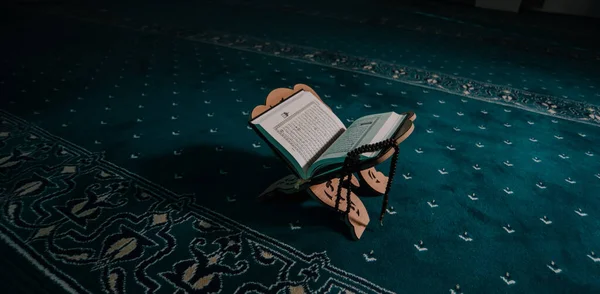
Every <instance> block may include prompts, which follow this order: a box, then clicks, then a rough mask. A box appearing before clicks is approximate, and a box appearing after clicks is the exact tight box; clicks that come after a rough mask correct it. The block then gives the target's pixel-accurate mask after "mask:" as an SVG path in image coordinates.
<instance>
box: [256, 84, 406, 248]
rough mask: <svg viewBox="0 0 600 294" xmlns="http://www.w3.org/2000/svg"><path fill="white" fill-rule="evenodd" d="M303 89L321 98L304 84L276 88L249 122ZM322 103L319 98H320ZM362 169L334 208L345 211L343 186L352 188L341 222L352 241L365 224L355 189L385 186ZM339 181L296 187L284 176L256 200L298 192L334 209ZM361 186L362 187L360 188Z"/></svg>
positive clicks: (373, 173) (369, 170) (380, 178)
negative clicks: (347, 208)
mask: <svg viewBox="0 0 600 294" xmlns="http://www.w3.org/2000/svg"><path fill="white" fill-rule="evenodd" d="M300 90H305V91H308V92H311V93H312V94H313V95H315V97H317V98H319V99H321V98H320V97H319V95H317V93H315V91H314V90H313V89H311V88H310V87H309V86H307V85H303V84H297V85H295V86H294V89H288V88H279V89H275V90H273V91H271V93H269V95H268V96H267V100H266V102H265V105H259V106H256V107H255V108H254V110H252V114H251V116H250V120H252V119H254V118H255V117H257V116H259V115H260V114H262V113H263V112H265V111H267V110H268V109H269V108H271V107H273V106H275V105H277V104H279V103H281V101H283V100H285V99H287V98H288V97H290V96H291V95H292V94H294V93H296V92H297V91H300ZM321 100H322V99H321ZM405 114H406V115H407V116H408V120H409V121H408V122H407V124H405V127H403V129H401V131H400V134H399V135H398V136H397V137H396V144H400V143H402V141H404V140H405V139H406V138H408V136H410V134H411V133H412V131H413V129H414V125H413V124H412V122H413V121H414V120H415V119H416V115H415V114H414V113H412V112H408V113H405ZM392 154H393V150H389V151H388V152H386V154H384V155H383V156H381V157H380V158H379V159H378V160H377V161H376V162H374V163H373V164H372V165H373V166H374V165H376V164H379V163H381V162H383V161H385V160H386V159H388V158H389V157H390V156H391V155H392ZM373 166H371V167H366V168H363V169H362V170H358V171H357V172H356V174H357V175H358V178H357V177H356V176H354V175H353V176H352V179H351V181H350V183H346V185H342V193H341V195H342V196H341V199H340V203H339V206H338V209H339V210H340V211H346V205H347V201H346V194H347V191H346V189H345V188H343V187H347V185H348V184H350V185H352V186H353V188H352V189H351V194H350V197H351V199H352V207H351V210H350V213H349V214H343V215H344V221H345V222H346V224H347V225H348V226H349V227H350V229H351V230H350V231H351V234H352V236H353V237H354V238H356V239H360V237H361V236H362V234H363V232H364V231H365V229H366V227H367V225H368V224H369V214H368V212H367V210H366V208H365V206H364V205H363V203H362V201H361V200H360V198H358V196H357V195H356V194H354V191H356V189H355V188H358V187H366V188H368V189H369V190H371V191H372V192H374V193H377V194H383V193H384V192H385V188H386V185H387V181H388V178H387V176H385V175H384V174H383V173H381V172H379V171H377V170H376V169H375V167H373ZM339 181H340V179H339V178H332V179H328V180H320V181H316V182H315V181H311V182H309V183H304V184H300V185H299V181H298V178H297V177H296V176H295V175H288V176H285V177H283V178H282V179H280V180H278V181H277V182H275V183H273V184H271V186H269V187H268V188H267V189H266V190H265V191H264V192H263V193H261V194H260V196H259V200H261V201H262V200H268V199H270V198H272V197H275V196H278V195H289V194H296V193H299V192H303V191H306V192H308V194H309V195H311V196H312V197H313V198H315V199H317V200H319V201H320V202H321V203H323V204H324V205H327V206H329V207H331V208H332V209H335V199H336V196H337V193H338V191H337V190H338V187H339ZM361 183H362V186H361Z"/></svg>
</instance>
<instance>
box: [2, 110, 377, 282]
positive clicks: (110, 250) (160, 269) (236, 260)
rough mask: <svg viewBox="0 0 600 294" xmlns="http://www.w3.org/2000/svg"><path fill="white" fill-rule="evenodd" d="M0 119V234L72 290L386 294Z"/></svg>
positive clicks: (98, 158)
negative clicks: (93, 277)
mask: <svg viewBox="0 0 600 294" xmlns="http://www.w3.org/2000/svg"><path fill="white" fill-rule="evenodd" d="M0 120H1V121H2V124H1V131H0V137H1V138H0V139H1V140H0V153H1V155H0V157H1V158H0V174H1V175H2V181H1V184H0V190H1V191H2V198H1V199H0V205H1V206H2V219H1V223H0V224H1V225H0V236H1V237H2V239H3V240H4V241H5V242H7V243H8V244H9V245H10V246H11V247H13V248H15V249H18V251H19V252H21V254H22V255H24V256H28V257H29V258H31V259H33V260H35V263H34V264H37V265H38V268H39V269H41V270H43V271H44V272H45V273H46V275H47V276H49V277H51V278H52V279H53V280H54V282H56V283H58V284H59V285H61V286H62V288H63V289H64V290H66V291H68V292H74V293H77V292H78V293H97V292H99V291H103V292H108V293H125V292H136V293H139V292H155V291H158V290H161V291H166V292H169V293H173V292H177V293H180V292H181V293H183V292H185V293H219V292H222V293H247V292H253V293H275V292H280V291H289V292H292V293H329V292H331V291H333V292H344V291H346V292H347V293H364V292H380V293H381V292H387V290H385V289H383V288H380V287H378V286H375V285H373V284H371V283H369V282H367V281H365V280H362V279H361V278H358V277H356V276H353V275H352V274H349V273H346V272H345V271H342V270H340V269H337V268H336V267H334V266H333V265H331V264H330V262H329V258H328V257H327V255H326V254H325V253H313V254H309V255H307V254H304V253H302V252H299V251H297V250H295V249H293V248H291V247H289V246H287V245H284V244H281V243H279V242H277V241H274V240H273V239H270V238H268V237H266V236H264V235H261V234H259V233H257V232H256V231H253V230H251V229H249V228H247V227H244V226H242V225H240V224H237V223H235V222H233V221H231V220H230V219H227V218H225V217H223V216H221V215H219V214H216V213H214V212H212V211H210V210H208V209H206V208H203V207H201V206H197V205H194V204H192V202H191V201H190V199H189V198H188V197H189V196H185V195H175V194H173V193H171V192H169V191H167V190H165V189H164V188H162V187H159V186H156V185H153V184H152V183H150V182H148V181H146V180H144V179H143V178H140V177H139V176H137V175H135V174H131V173H129V172H128V171H126V170H123V169H121V168H119V167H117V166H115V165H113V164H111V163H109V162H106V161H104V160H103V155H102V154H101V153H91V152H88V151H86V150H84V149H82V148H80V147H78V146H76V145H73V144H70V143H69V142H66V141H64V140H62V139H60V138H57V137H54V136H52V135H50V134H48V133H46V132H45V131H43V130H41V129H38V128H37V127H34V126H32V125H30V124H28V123H27V122H25V121H22V120H20V119H18V118H15V117H13V116H11V115H10V114H7V113H5V112H0ZM182 230H184V231H186V232H188V234H185V235H181V234H178V238H177V239H176V238H175V237H174V235H173V234H177V232H181V231H182ZM173 260H175V262H173ZM165 269H168V270H166V271H165ZM90 273H92V274H93V275H95V276H96V277H97V279H96V280H94V279H89V275H90ZM240 276H246V277H245V278H243V279H239V277H240ZM84 277H86V278H84ZM98 282H99V283H98Z"/></svg>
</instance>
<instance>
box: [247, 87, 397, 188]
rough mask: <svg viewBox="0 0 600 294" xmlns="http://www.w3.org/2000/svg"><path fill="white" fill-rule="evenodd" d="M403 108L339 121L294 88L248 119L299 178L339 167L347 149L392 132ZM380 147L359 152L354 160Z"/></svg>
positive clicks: (316, 100)
mask: <svg viewBox="0 0 600 294" xmlns="http://www.w3.org/2000/svg"><path fill="white" fill-rule="evenodd" d="M405 121H407V117H406V114H397V113H395V112H387V113H379V114H372V115H367V116H364V117H361V118H359V119H356V120H355V121H354V122H353V123H352V124H351V125H350V126H348V127H346V126H345V125H344V123H342V121H341V120H340V119H339V118H338V117H337V116H336V115H335V114H334V113H333V112H332V111H331V109H330V108H329V107H328V106H327V105H325V104H324V103H323V102H322V101H321V100H320V99H319V98H317V97H315V95H313V94H312V93H311V92H309V91H304V90H299V91H298V92H296V93H294V94H293V95H292V96H290V97H289V98H287V99H285V100H283V101H282V102H281V103H279V104H277V105H275V106H274V107H272V108H270V109H269V110H267V111H265V112H264V113H262V114H260V115H259V116H257V117H255V118H254V119H252V120H251V121H250V126H252V127H253V128H254V129H255V130H256V132H257V133H258V134H259V135H260V136H261V137H262V138H263V139H264V140H265V141H266V142H267V143H268V144H269V146H271V148H272V149H273V150H274V151H275V152H276V153H277V154H278V155H280V157H282V158H283V159H284V160H285V161H286V162H287V163H288V165H289V167H290V168H291V169H292V171H293V172H294V173H295V174H296V175H297V176H298V177H299V178H301V179H304V180H307V179H311V178H314V177H318V176H323V175H327V174H328V173H332V172H335V171H338V170H340V169H341V168H342V167H343V164H344V160H345V159H346V155H347V153H348V152H349V151H351V150H353V149H355V148H357V147H359V146H363V145H367V144H372V143H376V142H381V141H384V140H387V139H390V138H393V137H394V136H395V135H396V133H397V132H398V130H399V129H400V127H401V126H402V124H403V123H404V122H405ZM379 153H380V151H374V152H368V153H363V154H361V155H360V160H368V159H373V158H376V157H377V156H378V155H379Z"/></svg>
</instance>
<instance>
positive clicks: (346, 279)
mask: <svg viewBox="0 0 600 294" xmlns="http://www.w3.org/2000/svg"><path fill="white" fill-rule="evenodd" d="M0 116H4V117H5V118H6V119H10V120H13V121H14V122H16V123H17V124H20V125H22V126H26V127H27V128H28V131H31V132H35V135H36V136H39V137H45V138H47V139H49V140H52V141H55V142H57V143H59V144H61V145H63V146H65V147H68V148H71V149H73V150H76V151H77V152H80V153H81V154H82V155H85V156H89V157H98V158H99V159H98V162H99V163H100V166H99V167H100V168H102V169H104V170H107V171H109V172H112V173H113V174H115V175H120V176H122V177H128V178H131V179H132V180H135V181H136V182H137V184H138V186H139V188H142V189H144V190H147V191H149V192H153V193H160V195H161V196H164V197H165V198H170V199H172V200H174V201H177V200H179V201H182V200H183V199H182V197H185V195H178V194H176V193H174V192H172V191H170V190H168V189H167V188H165V187H162V186H160V185H157V184H155V183H153V182H151V181H150V180H148V179H146V178H144V177H142V176H140V175H138V174H136V173H133V172H130V171H128V170H127V169H124V168H121V167H119V166H117V165H116V164H114V163H112V162H110V161H107V160H105V159H104V158H103V156H102V154H100V153H94V152H91V151H88V150H87V149H85V148H83V147H81V146H79V145H77V144H75V143H73V142H70V141H68V140H66V139H64V138H61V137H59V136H56V135H53V134H51V133H50V132H48V131H46V130H44V129H42V128H40V127H39V126H37V125H35V124H33V123H30V122H28V121H27V120H25V119H22V118H20V117H18V116H16V115H14V114H12V113H10V112H7V111H5V110H3V109H0ZM186 205H187V206H189V207H191V208H193V210H195V211H197V212H199V213H201V214H203V216H205V218H206V219H209V220H210V221H212V222H214V223H218V224H219V226H221V227H223V228H229V229H232V230H235V231H239V232H243V233H244V234H246V235H247V236H248V239H249V240H250V241H251V242H254V243H256V244H260V245H261V246H263V247H265V248H269V249H271V250H276V251H278V252H284V253H285V254H287V255H289V256H292V257H293V258H294V259H296V260H299V261H302V262H306V263H309V262H310V261H311V260H312V259H313V258H315V257H322V258H324V260H325V261H326V262H325V263H324V265H323V267H322V268H323V269H324V270H326V271H328V272H329V273H331V275H332V276H335V277H338V278H339V280H335V283H333V281H332V280H331V278H329V279H328V280H327V281H325V282H324V283H323V285H324V286H323V287H326V286H329V287H332V286H334V285H343V286H344V287H346V289H348V290H352V291H355V292H357V293H370V292H371V293H393V292H392V291H390V290H388V289H385V288H382V287H380V286H378V285H376V284H374V283H372V282H370V281H368V280H367V279H365V278H362V277H359V276H357V275H354V274H352V273H350V272H346V271H344V270H342V269H340V268H337V267H335V266H333V265H332V264H331V263H330V262H329V258H328V257H327V252H314V253H312V254H306V253H304V252H302V251H300V250H297V249H295V248H294V247H292V246H290V245H288V244H285V243H283V242H281V241H279V240H277V239H275V238H272V237H269V236H267V235H264V234H262V233H260V232H258V231H256V230H254V229H252V228H250V227H247V226H245V225H243V224H241V223H238V222H236V221H235V220H233V219H230V218H228V217H226V216H224V215H222V214H220V213H218V212H215V211H213V210H211V209H208V208H206V207H203V206H200V205H196V204H193V203H190V202H189V201H186ZM5 231H7V229H6V228H4V227H2V226H0V239H1V240H2V241H3V242H5V243H7V244H8V245H9V246H10V247H12V248H15V249H16V250H17V252H18V253H19V254H20V255H21V256H23V257H24V258H26V259H27V260H29V261H32V260H34V262H32V264H34V266H35V267H36V268H38V269H39V270H41V271H42V272H44V275H45V276H47V277H49V278H50V279H51V280H52V281H54V282H55V283H57V284H58V285H59V286H61V288H63V289H65V290H66V291H68V292H70V293H78V292H87V291H86V290H85V289H84V288H83V287H80V289H73V287H71V286H72V285H77V286H80V285H79V284H78V283H76V282H73V283H67V282H65V280H64V278H65V277H62V278H61V277H57V276H56V275H55V274H53V272H50V271H49V270H48V267H46V266H44V265H43V263H48V262H47V261H46V259H45V258H44V257H43V256H39V254H38V253H37V252H36V251H35V250H33V249H31V248H29V246H28V245H27V244H19V243H18V242H16V241H15V239H14V237H11V236H10V235H7V234H6V232H5ZM8 232H9V233H10V230H8ZM32 252H33V253H34V254H33V255H32V254H31V253H32ZM40 261H41V262H40ZM61 274H62V275H64V276H66V277H67V278H68V276H67V275H66V274H64V273H62V272H61ZM365 291H367V292H365Z"/></svg>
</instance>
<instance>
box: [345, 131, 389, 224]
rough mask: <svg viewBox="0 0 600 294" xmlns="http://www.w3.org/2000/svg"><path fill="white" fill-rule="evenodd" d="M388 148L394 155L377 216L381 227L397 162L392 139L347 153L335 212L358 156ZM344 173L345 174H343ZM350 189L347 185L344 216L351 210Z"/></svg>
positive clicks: (350, 186) (350, 185)
mask: <svg viewBox="0 0 600 294" xmlns="http://www.w3.org/2000/svg"><path fill="white" fill-rule="evenodd" d="M390 147H391V148H394V155H393V157H392V162H391V165H390V172H389V177H388V182H387V186H386V188H385V193H384V195H383V204H382V208H381V213H380V215H379V223H380V224H381V225H383V217H384V216H385V212H386V210H387V205H388V200H389V191H390V189H391V187H392V181H393V178H394V175H395V174H396V164H397V162H398V153H399V150H400V149H399V147H398V145H396V142H395V140H394V139H388V140H385V141H382V142H378V143H374V144H368V145H363V146H360V147H358V148H356V149H354V150H352V151H350V152H348V154H347V155H346V159H345V160H344V165H343V168H342V176H341V177H340V182H339V185H338V190H337V195H336V199H335V209H336V210H339V205H340V200H341V198H342V186H343V182H344V180H345V179H346V178H348V182H351V180H352V172H351V167H353V166H354V165H356V164H357V163H358V162H359V159H360V154H362V153H365V152H375V151H380V150H383V149H386V148H390ZM344 172H346V173H345V174H344ZM351 189H352V184H351V183H349V184H348V189H347V191H346V211H345V213H346V214H349V213H350V210H351V208H352V199H351V198H350V195H351V194H352V191H351Z"/></svg>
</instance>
